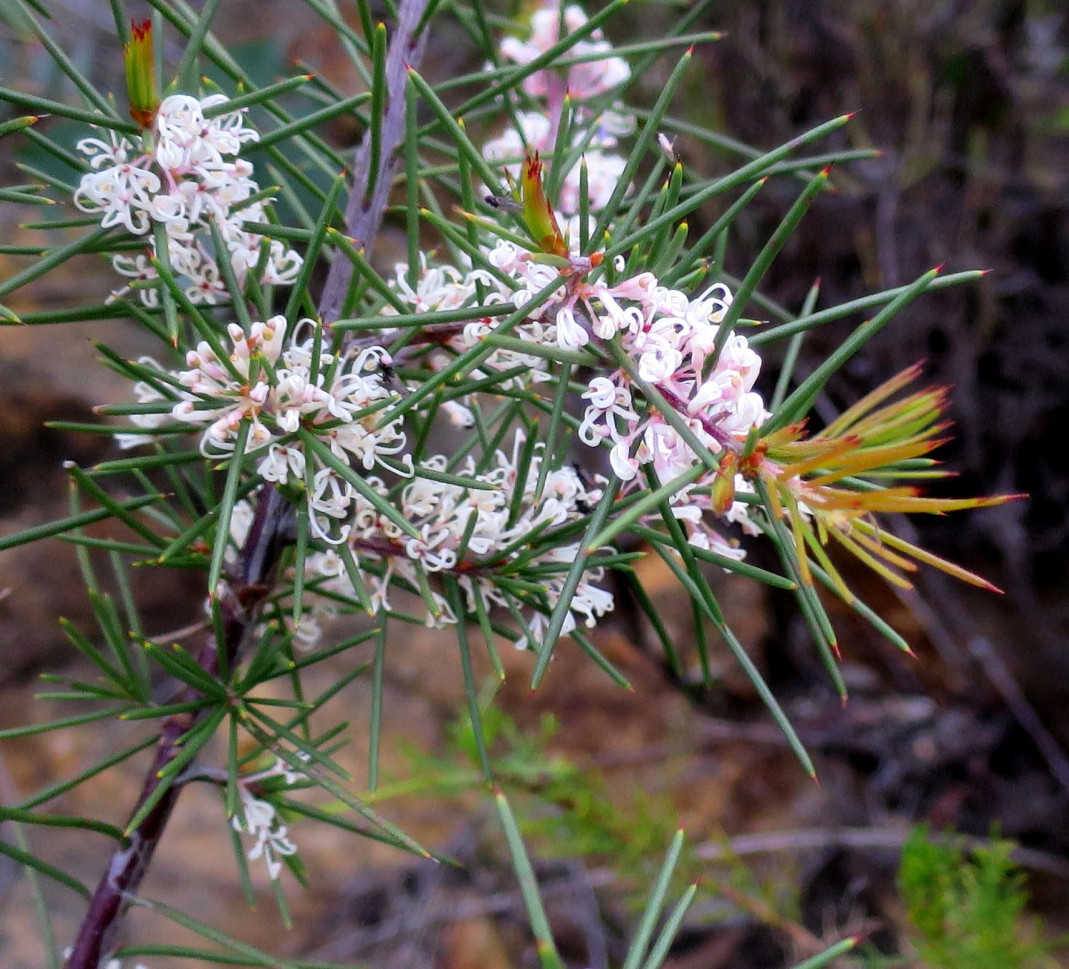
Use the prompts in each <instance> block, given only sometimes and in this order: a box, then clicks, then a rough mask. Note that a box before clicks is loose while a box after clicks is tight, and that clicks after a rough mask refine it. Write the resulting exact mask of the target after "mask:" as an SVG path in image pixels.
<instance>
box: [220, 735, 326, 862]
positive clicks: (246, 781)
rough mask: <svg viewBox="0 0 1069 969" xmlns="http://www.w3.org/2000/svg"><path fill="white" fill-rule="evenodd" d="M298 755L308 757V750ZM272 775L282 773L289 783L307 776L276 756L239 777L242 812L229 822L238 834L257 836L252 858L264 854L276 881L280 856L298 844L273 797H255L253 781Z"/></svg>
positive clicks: (286, 782) (251, 859) (250, 850)
mask: <svg viewBox="0 0 1069 969" xmlns="http://www.w3.org/2000/svg"><path fill="white" fill-rule="evenodd" d="M298 756H300V757H301V759H302V760H307V759H308V757H307V755H306V754H304V755H302V754H299V755H298ZM272 777H281V778H282V779H283V781H284V783H285V784H287V785H289V786H292V785H293V784H296V783H297V782H298V781H301V780H307V779H308V778H307V776H306V775H305V774H303V773H302V772H301V771H298V770H294V769H293V768H291V767H290V766H288V765H287V764H286V763H285V761H283V760H281V759H276V761H275V764H274V766H273V767H269V768H268V769H267V770H263V771H260V772H258V773H256V774H249V775H247V776H245V777H241V778H239V779H238V784H237V790H238V795H239V796H240V797H241V813H240V814H235V815H234V816H233V817H232V818H231V819H230V824H231V826H232V827H233V828H234V830H235V831H237V832H238V833H239V834H249V835H252V836H253V837H254V838H255V839H256V843H255V844H254V845H253V846H252V847H251V848H250V849H249V860H250V861H256V860H257V859H259V858H263V860H264V863H265V864H266V865H267V874H268V876H269V877H270V878H271V880H272V881H275V880H277V879H278V876H279V874H280V873H281V872H282V861H281V859H282V858H283V857H285V856H287V855H294V854H296V853H297V846H296V845H295V844H294V843H293V841H292V840H291V839H290V837H289V829H288V828H287V826H286V825H285V824H283V823H282V820H281V819H280V818H279V816H278V811H277V810H276V809H275V806H274V805H273V804H272V803H271V802H270V801H267V800H264V799H263V798H259V797H256V796H255V795H254V794H253V793H252V791H251V790H250V787H251V786H252V785H254V784H256V783H259V782H261V781H264V780H267V779H268V778H272Z"/></svg>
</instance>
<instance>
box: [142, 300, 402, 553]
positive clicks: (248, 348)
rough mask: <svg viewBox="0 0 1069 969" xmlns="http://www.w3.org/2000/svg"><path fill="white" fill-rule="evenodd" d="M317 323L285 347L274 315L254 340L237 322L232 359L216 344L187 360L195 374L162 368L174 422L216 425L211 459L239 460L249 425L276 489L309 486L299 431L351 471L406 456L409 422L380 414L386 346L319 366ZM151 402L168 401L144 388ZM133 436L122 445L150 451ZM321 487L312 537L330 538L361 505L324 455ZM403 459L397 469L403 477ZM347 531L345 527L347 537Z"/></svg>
mask: <svg viewBox="0 0 1069 969" xmlns="http://www.w3.org/2000/svg"><path fill="white" fill-rule="evenodd" d="M317 325H318V324H316V323H315V322H314V321H312V320H307V319H306V320H301V321H300V322H299V323H298V324H297V326H296V327H294V331H293V333H291V334H290V339H289V343H288V346H287V345H286V336H287V326H286V320H285V319H284V318H283V317H281V316H275V317H273V318H272V319H270V320H268V321H267V322H266V323H254V324H253V325H252V327H251V329H250V332H249V333H245V331H244V330H243V329H242V328H241V327H240V326H238V325H237V324H235V323H232V324H230V326H229V327H228V333H229V335H230V340H231V343H232V346H233V350H232V352H231V353H230V354H229V355H228V356H226V357H225V359H224V358H221V357H220V356H219V354H218V353H217V352H216V351H215V350H214V349H213V348H212V347H211V346H210V345H209V344H208V343H207V342H202V343H200V344H199V345H198V346H197V348H196V350H190V351H189V352H188V353H187V354H186V364H187V366H188V367H189V368H190V369H188V370H181V371H177V372H173V373H169V374H167V373H164V372H163V371H162V370H161V374H160V375H161V380H164V381H166V382H167V383H169V384H171V385H172V387H173V393H174V395H175V397H177V403H174V404H173V406H172V407H171V409H170V416H171V417H173V418H174V419H176V420H179V421H183V422H185V423H189V424H203V425H207V427H206V428H205V430H204V434H203V436H202V438H201V450H202V451H203V452H204V454H205V455H207V456H219V455H228V454H230V453H232V452H233V450H234V446H235V442H236V440H237V437H238V432H239V429H240V428H241V425H242V423H243V422H246V421H247V422H248V424H249V430H248V438H247V448H248V450H249V451H250V452H260V453H261V457H260V460H259V462H258V463H257V466H256V470H257V472H258V473H259V474H261V475H262V476H263V477H264V478H265V479H266V480H267V481H274V482H277V483H279V484H286V483H291V482H292V483H297V484H303V483H304V482H305V481H306V480H307V478H308V476H309V475H308V468H307V463H308V461H309V459H310V456H309V455H308V454H306V453H305V449H304V446H303V444H302V443H301V441H300V440H299V438H297V437H296V436H295V435H296V434H297V431H298V430H299V429H301V428H304V429H306V430H308V431H311V432H312V433H314V434H315V435H316V436H317V437H318V438H319V439H320V440H321V441H322V442H323V443H324V445H326V446H327V447H329V448H330V451H331V453H332V454H333V455H334V456H335V457H336V458H338V459H339V460H340V461H341V462H343V463H344V464H349V463H350V462H355V464H356V465H357V466H358V467H360V468H361V469H362V470H363V471H370V470H371V469H372V468H374V467H375V466H376V465H380V464H382V463H383V459H384V458H387V457H392V456H394V455H397V454H399V453H400V452H401V451H402V450H403V449H404V446H405V435H404V431H403V429H402V426H401V421H400V420H396V421H389V422H386V423H385V424H382V423H381V421H380V415H379V413H378V411H379V410H380V409H381V406H382V403H383V402H385V401H387V400H389V398H390V397H391V393H390V391H389V390H388V389H387V388H386V385H385V383H384V380H383V372H382V367H383V366H384V365H386V364H388V363H389V356H388V355H387V353H386V351H385V350H384V349H383V348H382V347H378V346H376V347H366V348H364V349H361V350H357V351H355V352H353V353H351V354H348V355H347V356H345V357H344V358H339V359H335V357H334V355H333V354H330V353H327V352H320V353H319V355H318V361H316V360H313V350H314V332H311V333H309V334H308V335H306V336H304V338H303V339H298V337H300V336H301V334H302V331H304V330H313V331H314V327H316V326H317ZM138 388H142V389H141V391H140V392H139V399H140V400H141V401H142V402H145V403H151V402H155V401H159V400H162V399H163V397H162V395H161V394H160V393H159V392H158V391H157V389H156V388H155V387H153V386H151V385H149V384H147V383H144V382H142V383H139V384H138V385H137V386H136V387H135V391H137V390H138ZM166 416H167V415H166V414H142V415H138V417H139V419H140V423H141V424H142V426H151V424H150V423H149V422H150V421H160V420H161V419H166ZM144 441H145V438H144V437H142V436H140V435H136V436H135V435H129V436H127V437H126V438H125V439H124V440H123V443H127V444H131V443H133V444H137V443H143V442H144ZM311 460H312V462H313V467H312V470H311V475H310V478H311V482H312V488H311V491H310V492H309V493H308V496H307V498H308V505H309V509H310V510H311V512H312V515H311V521H312V524H313V529H314V530H315V532H316V534H317V535H318V536H319V537H320V538H325V539H329V538H330V535H331V527H330V526H331V522H344V521H345V519H347V518H348V517H349V515H350V511H351V506H352V503H353V500H354V498H355V494H356V493H355V490H354V489H353V486H352V485H351V484H349V483H348V482H347V481H345V480H344V479H343V478H342V477H340V476H339V475H338V474H337V472H336V471H335V470H334V469H333V468H330V467H329V466H327V465H326V464H324V463H323V462H322V461H321V460H320V459H319V458H318V457H316V456H314V455H313V456H311ZM406 468H407V465H406V464H405V463H404V461H403V459H402V460H401V462H400V464H399V465H398V463H396V462H395V463H394V464H393V465H391V469H392V470H394V471H397V470H402V471H404V470H405V469H406ZM345 530H346V526H345V525H344V524H343V525H342V526H341V533H342V538H344V535H345Z"/></svg>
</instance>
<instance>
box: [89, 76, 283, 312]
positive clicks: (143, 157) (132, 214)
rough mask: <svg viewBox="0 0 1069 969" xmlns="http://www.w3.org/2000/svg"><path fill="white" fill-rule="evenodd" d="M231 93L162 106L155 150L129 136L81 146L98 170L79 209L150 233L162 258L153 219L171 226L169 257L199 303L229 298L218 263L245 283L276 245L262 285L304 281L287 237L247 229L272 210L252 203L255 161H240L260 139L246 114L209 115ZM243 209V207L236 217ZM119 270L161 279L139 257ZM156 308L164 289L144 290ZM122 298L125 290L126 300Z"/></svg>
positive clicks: (118, 261) (121, 261) (118, 259)
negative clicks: (216, 241) (222, 249)
mask: <svg viewBox="0 0 1069 969" xmlns="http://www.w3.org/2000/svg"><path fill="white" fill-rule="evenodd" d="M226 101H227V99H226V98H225V97H224V96H223V95H221V94H213V95H211V96H210V97H207V98H204V99H201V100H198V99H197V98H194V97H190V96H189V95H183V94H176V95H171V96H170V97H167V98H164V100H163V101H162V102H161V104H160V106H159V110H158V112H157V115H156V121H155V125H154V128H153V132H152V135H151V145H150V146H149V147H148V148H146V149H145V150H142V151H138V150H137V149H136V148H135V147H134V145H133V144H132V143H131V142H129V141H127V140H126V139H125V138H117V137H116V136H115V135H114V134H113V133H109V137H110V139H111V140H110V143H109V142H105V141H102V140H101V139H98V138H85V139H83V140H82V141H80V142H79V143H78V149H79V151H81V152H82V153H83V154H84V155H86V157H87V158H88V159H89V164H90V168H91V171H89V172H87V173H86V174H85V175H84V176H82V180H81V182H80V183H79V185H78V188H77V189H76V190H75V193H74V204H75V205H76V206H77V207H78V208H79V209H81V210H82V211H83V212H91V213H93V214H96V215H99V216H100V224H101V226H102V227H104V228H110V227H112V226H118V225H121V226H122V227H123V228H125V229H126V230H127V231H128V232H130V233H132V234H134V235H146V236H149V238H147V239H146V247H147V249H148V251H149V252H150V253H151V254H152V255H157V253H156V240H155V238H153V237H151V228H152V225H153V223H160V224H162V225H164V226H165V227H166V230H167V253H166V255H167V259H168V262H169V263H170V266H171V269H172V271H173V272H174V273H175V276H176V278H178V280H179V283H180V284H181V285H183V289H184V292H185V294H186V296H187V297H188V298H189V299H190V300H191V301H192V302H194V303H206V304H214V303H218V302H220V301H223V300H225V299H226V298H227V297H228V294H227V292H226V286H225V283H224V281H223V277H222V274H221V273H220V271H219V267H218V264H217V262H216V260H217V258H228V259H229V260H230V263H231V266H232V267H233V269H234V273H235V275H236V277H237V280H238V284H239V285H242V286H243V285H244V283H245V280H246V278H247V277H248V274H249V273H250V272H251V271H252V270H253V269H254V268H256V267H257V266H259V265H260V263H261V246H263V245H266V246H267V253H266V260H265V261H264V268H263V274H262V276H261V278H260V282H261V283H263V284H266V285H289V284H291V283H292V282H293V281H294V280H295V279H296V277H297V274H298V272H299V270H300V266H301V257H300V256H299V255H298V254H297V253H296V252H294V251H293V250H291V249H287V248H286V247H285V246H284V245H283V244H282V243H281V242H279V241H278V240H277V239H270V240H265V239H264V237H262V236H259V235H256V234H254V233H251V232H246V231H245V229H244V226H243V223H244V222H246V221H249V222H264V221H265V220H266V216H265V214H264V210H263V205H262V203H261V202H259V201H257V202H255V203H252V204H246V203H247V200H248V199H249V198H250V197H251V196H252V195H254V194H256V193H257V192H258V191H259V186H258V185H257V184H256V181H255V180H254V179H253V177H252V175H253V168H252V165H251V164H249V163H248V162H247V161H245V160H243V159H240V158H238V157H237V154H238V152H239V151H240V150H241V146H242V144H243V143H244V142H247V141H254V140H256V138H257V137H258V135H257V134H256V132H255V131H253V129H251V128H247V127H244V126H243V124H242V112H241V111H231V112H228V113H225V114H221V115H217V116H215V117H212V118H208V117H206V116H205V112H206V111H207V110H208V109H211V108H215V107H217V106H218V105H221V104H225V103H226ZM238 206H243V207H242V208H240V209H238V210H237V211H234V209H236V208H237V207H238ZM209 221H214V222H215V223H216V225H217V226H218V228H219V233H220V235H221V236H222V238H223V241H224V243H225V246H226V254H225V257H224V254H223V253H215V251H214V246H213V245H212V238H211V231H210V229H209ZM112 264H113V265H114V267H115V269H116V270H117V271H118V272H120V273H121V274H123V275H126V276H134V277H135V278H137V279H142V280H145V279H155V278H156V272H155V269H153V268H152V267H151V265H150V264H149V263H148V260H147V259H146V258H145V257H143V256H139V257H136V258H135V259H131V258H130V257H129V256H126V255H123V254H116V255H115V256H113V258H112ZM138 292H139V295H140V298H141V300H142V302H143V303H145V305H146V306H157V305H158V304H159V296H158V293H157V291H156V289H155V288H141V289H139V291H138ZM117 295H118V294H117Z"/></svg>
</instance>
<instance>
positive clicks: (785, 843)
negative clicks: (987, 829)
mask: <svg viewBox="0 0 1069 969" xmlns="http://www.w3.org/2000/svg"><path fill="white" fill-rule="evenodd" d="M909 836H910V831H909V829H907V828H802V829H799V830H796V831H762V832H759V833H757V834H744V835H740V836H738V837H736V838H731V839H729V840H728V841H726V842H719V841H706V842H704V843H703V844H700V845H698V847H697V848H696V849H695V851H694V856H695V857H696V858H699V859H701V860H702V861H730V860H731V859H732V858H743V857H745V856H747V855H768V854H780V853H782V852H785V851H814V850H819V851H826V850H828V849H830V848H855V849H859V850H864V851H894V852H898V851H901V850H902V846H903V845H904V844H905V843H906V840H907V839H908V838H909ZM931 837H933V838H934V839H935V840H937V841H942V842H946V843H951V842H953V841H955V840H958V839H960V840H962V841H964V843H965V844H966V845H967V846H968V847H970V848H979V847H983V846H984V845H986V844H989V843H990V842H989V841H988V839H986V838H976V837H972V836H968V835H964V836H962V835H942V834H933V835H931ZM1010 857H1011V858H1012V859H1013V860H1014V861H1015V862H1017V864H1019V865H1022V866H1023V867H1025V868H1030V869H1032V870H1033V871H1043V872H1047V873H1048V874H1051V875H1057V876H1058V877H1059V878H1066V879H1069V863H1067V862H1066V861H1065V860H1064V859H1062V858H1058V857H1057V856H1055V855H1050V854H1047V853H1046V852H1043V851H1036V850H1034V849H1032V848H1022V847H1020V846H1019V845H1015V846H1014V848H1013V851H1012V852H1011V855H1010Z"/></svg>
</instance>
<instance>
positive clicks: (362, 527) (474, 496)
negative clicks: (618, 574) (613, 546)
mask: <svg viewBox="0 0 1069 969" xmlns="http://www.w3.org/2000/svg"><path fill="white" fill-rule="evenodd" d="M523 445H524V438H523V436H522V435H518V436H517V438H516V441H515V445H514V448H513V452H512V454H511V455H506V454H505V453H504V452H503V451H497V452H495V454H494V463H493V466H492V467H491V468H490V469H489V470H486V471H483V472H477V471H476V464H475V461H474V460H473V459H471V458H469V459H468V460H467V462H466V464H465V466H464V467H463V468H461V469H459V470H458V471H457V472H456V473H458V474H460V475H462V476H464V477H467V478H471V479H473V480H474V481H477V482H479V483H480V485H482V487H479V488H465V487H461V486H459V485H454V484H448V483H442V482H441V481H434V480H431V479H426V478H419V477H417V478H415V480H413V481H412V482H410V483H409V484H408V485H407V486H406V487H405V488H404V491H403V492H402V495H401V506H400V510H401V513H402V515H404V517H405V518H406V519H407V520H408V521H409V522H411V523H412V524H413V525H414V526H415V527H416V529H417V530H418V531H419V538H412V537H410V536H407V535H405V534H404V533H403V532H402V531H401V530H400V529H399V528H398V527H397V526H396V525H395V524H394V523H392V522H390V521H389V520H387V519H385V518H384V517H382V516H381V515H380V514H379V513H378V512H377V511H376V509H375V508H374V506H373V505H371V503H370V502H367V501H365V500H364V499H363V498H358V499H357V513H356V520H355V524H354V527H353V531H352V534H351V535H350V539H349V541H350V544H351V545H352V547H353V550H354V552H355V553H356V554H357V556H358V558H359V559H360V561H361V562H362V563H367V562H369V561H373V560H378V561H381V562H382V563H383V564H384V569H383V573H382V575H381V576H380V577H378V578H374V581H373V582H372V590H371V592H372V595H371V598H372V604H373V605H374V606H375V608H376V609H378V608H389V600H388V596H389V591H390V587H391V585H392V584H393V583H395V582H397V581H398V580H401V581H402V582H403V583H404V584H406V585H408V586H409V587H414V586H415V585H416V584H417V574H416V565H417V563H418V565H419V566H421V567H422V568H423V570H424V571H425V572H427V573H434V572H451V573H453V574H454V575H456V576H457V579H458V582H459V584H460V587H461V588H462V589H463V590H464V592H465V594H466V596H467V606H468V608H469V609H471V610H474V609H475V608H476V606H475V596H476V594H477V592H478V594H479V595H481V596H482V597H483V599H484V601H489V602H494V603H497V604H499V605H503V606H504V605H508V599H507V596H506V594H505V593H504V592H503V591H502V589H500V588H499V587H498V586H497V585H496V584H495V576H496V575H497V574H499V573H501V571H502V570H505V571H507V570H508V567H509V565H510V563H512V562H514V561H515V560H516V559H518V558H519V557H521V556H523V558H524V567H525V568H526V569H533V570H541V573H542V574H540V579H539V581H540V582H541V584H542V589H541V590H540V598H541V599H542V602H541V606H542V608H541V609H538V610H534V611H533V615H532V618H531V619H530V620H529V621H528V625H527V630H528V632H527V635H526V636H524V637H523V638H522V639H521V640H520V641H519V642H518V643H517V645H518V646H521V647H523V646H525V645H526V644H527V642H528V641H537V640H538V638H539V637H540V634H541V632H543V631H544V629H545V624H546V621H547V620H546V614H547V613H549V612H552V610H553V608H554V607H555V606H556V604H557V602H558V601H559V599H560V593H561V588H562V586H563V584H564V578H565V574H566V573H567V571H568V567H569V566H570V565H571V563H572V562H573V561H574V560H575V558H576V556H577V555H578V552H579V546H578V544H565V545H562V546H559V547H558V546H554V545H553V544H552V543H551V542H550V543H547V550H546V551H545V552H538V553H535V554H532V552H531V548H532V546H531V542H533V541H534V540H535V537H536V536H537V537H538V538H542V537H543V536H544V534H545V532H547V531H549V530H551V529H553V528H557V527H560V526H562V525H565V524H567V523H568V522H572V521H575V520H576V519H577V518H580V517H582V516H583V515H585V514H588V513H589V511H590V509H591V508H592V507H593V506H594V505H595V504H596V503H597V501H598V499H599V498H600V497H601V494H602V490H601V487H600V486H599V485H600V482H595V483H594V484H593V485H587V484H586V483H584V481H583V479H582V477H581V476H580V475H579V473H578V472H577V471H575V470H574V469H573V468H570V467H564V468H560V469H559V470H556V471H550V472H549V473H548V474H547V475H546V480H545V483H544V487H543V491H542V494H541V495H537V494H536V493H535V488H536V487H537V483H538V478H539V469H540V467H541V464H542V460H543V456H542V452H541V446H540V445H539V446H538V447H536V449H535V451H534V454H533V455H532V456H531V460H530V463H529V465H528V469H527V474H526V477H525V478H524V480H523V481H520V480H519V465H520V455H521V452H522V449H523ZM423 467H426V468H427V469H428V470H430V471H432V472H444V471H445V470H446V469H447V467H448V462H447V459H446V457H445V456H444V455H435V456H433V457H431V458H430V459H428V460H427V461H425V462H424V464H423ZM368 483H369V484H372V485H373V487H375V488H376V490H378V491H379V492H380V493H382V494H385V492H386V488H385V485H384V484H383V483H382V482H381V481H379V480H377V479H374V478H371V479H368ZM517 489H519V490H520V491H521V497H519V499H518V501H517V500H516V491H517ZM525 538H529V539H530V540H531V542H526V541H524V539H525ZM509 549H511V551H507V550H509ZM309 567H310V569H314V570H315V571H316V572H318V574H319V575H323V576H326V577H328V578H334V579H341V580H344V576H345V572H344V565H343V563H342V560H341V558H340V556H338V555H337V553H335V552H333V551H330V552H326V553H323V554H321V555H318V556H316V557H314V558H312V559H310V560H309ZM372 578H373V577H372ZM601 578H602V570H601V569H600V568H596V567H595V568H591V569H589V570H587V571H586V572H585V573H584V575H583V579H582V581H581V582H580V583H579V587H578V588H577V589H576V592H575V596H574V597H573V599H572V601H571V607H570V611H569V614H568V617H567V620H566V622H565V625H564V630H563V631H564V634H567V633H569V632H571V631H572V630H573V629H575V628H576V616H577V615H578V616H580V617H582V619H583V621H584V623H585V625H586V626H588V627H590V626H594V625H595V623H596V622H597V619H598V618H599V617H601V616H603V615H605V614H606V613H607V612H609V611H611V610H612V608H613V598H612V593H610V592H608V591H606V590H604V589H602V588H599V587H598V586H597V585H596V583H597V582H598V581H599V580H600V579H601ZM435 601H436V604H437V606H438V609H439V612H438V615H436V616H429V617H428V622H429V623H430V624H432V625H443V624H446V623H452V622H456V616H455V615H454V614H453V611H452V610H451V609H450V608H449V605H448V603H446V602H445V600H443V599H441V598H440V597H438V596H437V595H436V596H435ZM543 610H544V611H543Z"/></svg>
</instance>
